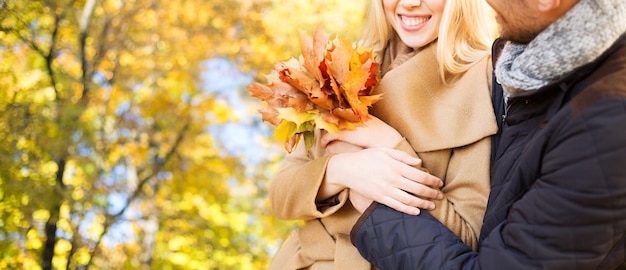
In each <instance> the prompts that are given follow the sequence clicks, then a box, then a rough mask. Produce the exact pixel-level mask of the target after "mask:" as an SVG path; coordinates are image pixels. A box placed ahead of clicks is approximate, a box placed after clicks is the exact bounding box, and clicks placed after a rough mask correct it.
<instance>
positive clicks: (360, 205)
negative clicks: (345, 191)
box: [348, 190, 419, 214]
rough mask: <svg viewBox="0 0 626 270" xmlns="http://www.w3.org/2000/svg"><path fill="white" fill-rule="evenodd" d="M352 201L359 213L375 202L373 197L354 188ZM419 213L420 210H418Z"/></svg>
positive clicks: (351, 194) (351, 191)
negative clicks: (366, 195)
mask: <svg viewBox="0 0 626 270" xmlns="http://www.w3.org/2000/svg"><path fill="white" fill-rule="evenodd" d="M348 198H349V199H350V203H352V206H354V209H356V210H357V211H359V213H361V214H363V212H365V210H366V209H367V208H368V207H370V205H371V204H372V203H373V202H374V201H373V200H372V199H370V198H367V197H365V196H363V194H361V193H358V192H356V191H354V190H350V196H349V197H348ZM417 210H418V211H419V209H417ZM418 214H419V212H418Z"/></svg>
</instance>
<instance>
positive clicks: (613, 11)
mask: <svg viewBox="0 0 626 270" xmlns="http://www.w3.org/2000/svg"><path fill="white" fill-rule="evenodd" d="M624 32H626V0H580V2H579V3H578V4H576V5H575V6H574V7H572V9H570V10H569V11H568V12H567V13H566V14H565V15H564V16H563V17H561V18H560V19H558V20H557V21H556V22H554V23H553V24H552V25H550V26H548V27H547V28H546V29H545V30H544V31H543V32H541V33H540V34H539V35H538V36H537V37H536V38H535V39H534V40H533V41H531V42H530V43H528V44H516V43H511V42H508V43H507V44H506V45H505V47H504V49H503V51H502V54H501V55H500V58H499V59H498V62H497V63H496V67H495V74H496V77H497V78H498V82H499V83H500V84H502V86H503V87H504V89H505V93H504V94H505V96H523V95H528V94H531V93H532V91H535V90H537V89H539V88H541V87H543V86H545V85H547V84H549V83H550V82H553V81H556V80H558V79H560V78H562V77H563V76H565V75H567V74H568V73H569V72H571V71H573V70H574V69H576V68H578V67H581V66H583V65H585V64H587V63H590V62H592V61H593V60H595V59H597V58H598V57H599V56H600V55H601V54H602V53H603V52H605V51H606V50H607V49H608V48H609V47H610V46H611V45H613V44H614V43H615V42H616V41H617V40H618V39H619V37H620V36H621V35H622V34H624Z"/></svg>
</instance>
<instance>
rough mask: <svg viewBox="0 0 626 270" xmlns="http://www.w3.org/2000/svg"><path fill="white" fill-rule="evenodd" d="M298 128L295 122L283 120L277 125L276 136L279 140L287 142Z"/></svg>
mask: <svg viewBox="0 0 626 270" xmlns="http://www.w3.org/2000/svg"><path fill="white" fill-rule="evenodd" d="M296 128H297V126H296V124H295V123H294V122H290V121H286V120H283V121H282V122H280V124H278V126H277V127H276V130H275V131H274V137H275V138H276V139H277V140H279V141H283V142H286V141H288V140H289V138H291V136H293V135H294V134H295V133H296Z"/></svg>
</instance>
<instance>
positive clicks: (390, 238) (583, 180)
mask: <svg viewBox="0 0 626 270" xmlns="http://www.w3.org/2000/svg"><path fill="white" fill-rule="evenodd" d="M552 121H566V123H561V124H559V125H558V127H557V128H558V129H559V130H555V132H554V133H552V134H553V137H552V138H550V140H549V143H548V144H547V145H545V147H546V148H545V149H544V150H545V154H544V159H543V161H542V163H541V166H540V167H541V170H540V173H539V174H538V175H539V176H538V178H537V179H536V181H535V182H534V183H533V184H532V186H531V187H530V189H529V190H528V192H526V193H525V194H524V195H523V196H522V197H521V198H519V200H517V201H516V202H515V203H513V204H512V206H511V208H510V211H509V214H508V216H507V219H506V221H504V222H502V223H501V224H500V225H498V226H497V227H496V228H495V229H493V230H491V232H490V233H489V235H488V236H487V237H486V238H485V239H484V241H483V242H482V243H481V245H480V249H479V252H472V251H471V250H470V249H469V247H467V246H465V245H463V244H462V243H461V242H460V240H458V238H456V237H455V236H454V235H453V234H452V233H451V232H450V231H449V230H447V228H445V226H443V225H442V224H441V223H439V222H438V221H437V220H435V219H434V218H432V216H430V215H429V214H428V213H426V212H425V211H424V212H422V214H420V215H419V216H409V215H402V214H399V213H397V212H394V211H392V210H390V209H388V208H386V207H383V206H378V207H377V208H376V209H374V210H373V212H372V213H371V215H369V216H368V217H367V218H366V219H365V222H364V223H363V224H362V225H361V226H360V227H355V228H354V229H355V230H354V233H353V242H354V244H355V245H356V246H357V248H358V249H359V251H360V252H361V255H363V256H364V257H365V258H366V259H367V260H369V261H371V262H372V263H373V264H374V265H376V266H377V267H379V268H381V269H451V268H454V269H529V268H547V269H598V268H599V269H612V268H615V267H618V266H622V267H626V265H624V262H625V261H626V258H625V256H626V255H625V254H626V250H625V249H626V238H625V232H626V102H625V101H624V99H618V98H615V99H605V100H602V101H598V103H597V104H595V105H594V106H593V107H586V108H585V109H584V110H583V111H579V112H576V113H575V114H574V115H573V116H570V117H568V118H564V117H563V118H561V117H555V118H554V119H553V120H552ZM490 203H496V204H498V203H499V202H490Z"/></svg>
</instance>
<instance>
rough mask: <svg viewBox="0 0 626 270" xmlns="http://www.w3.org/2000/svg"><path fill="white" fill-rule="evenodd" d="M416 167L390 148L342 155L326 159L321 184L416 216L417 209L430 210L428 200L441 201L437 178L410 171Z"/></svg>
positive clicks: (414, 161)
mask: <svg viewBox="0 0 626 270" xmlns="http://www.w3.org/2000/svg"><path fill="white" fill-rule="evenodd" d="M420 164H421V160H420V159H418V158H414V157H412V156H411V155H409V154H407V153H405V152H403V151H400V150H396V149H391V148H369V149H364V150H360V151H357V152H346V153H341V154H336V155H334V156H333V157H331V158H330V161H329V163H328V166H327V168H326V177H325V180H324V181H325V182H326V186H330V187H331V188H330V189H335V190H336V189H344V188H350V190H351V192H352V191H355V192H357V193H360V194H362V195H363V196H364V197H365V198H368V199H371V200H374V201H377V202H379V203H382V204H385V205H387V206H389V207H391V208H393V209H396V210H398V211H400V212H404V213H407V214H412V215H417V214H419V209H418V208H424V209H434V207H435V204H434V203H433V202H431V201H430V200H432V199H440V198H442V194H441V191H440V190H439V189H438V188H439V187H441V186H442V185H443V182H442V181H441V180H440V179H439V178H437V177H435V176H432V175H430V174H428V173H426V172H424V171H421V170H419V169H416V168H414V167H413V166H417V165H420ZM320 191H322V190H321V189H320ZM318 198H319V194H318Z"/></svg>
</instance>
